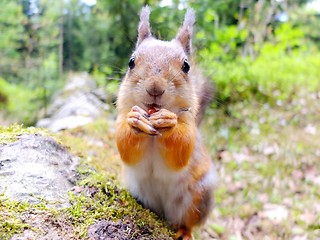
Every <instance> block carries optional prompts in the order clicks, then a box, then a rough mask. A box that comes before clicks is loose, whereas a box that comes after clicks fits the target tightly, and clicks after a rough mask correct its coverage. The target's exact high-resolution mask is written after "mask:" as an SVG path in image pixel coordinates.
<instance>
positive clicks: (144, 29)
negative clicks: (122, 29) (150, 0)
mask: <svg viewBox="0 0 320 240" xmlns="http://www.w3.org/2000/svg"><path fill="white" fill-rule="evenodd" d="M150 12H151V11H150V7H149V6H148V5H146V6H144V7H143V8H142V9H141V12H140V22H139V26H138V40H137V45H136V47H138V46H139V45H140V44H141V42H142V41H143V40H144V39H146V38H148V37H151V29H150V22H149V17H150Z"/></svg>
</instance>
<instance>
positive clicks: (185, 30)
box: [176, 8, 196, 55]
mask: <svg viewBox="0 0 320 240" xmlns="http://www.w3.org/2000/svg"><path fill="white" fill-rule="evenodd" d="M195 21H196V14H195V12H194V10H193V9H192V8H189V9H188V10H187V12H186V15H185V16H184V21H183V24H182V27H181V28H180V30H179V32H178V34H177V36H176V40H178V41H179V42H180V43H181V45H182V47H183V49H184V51H185V52H186V54H187V55H190V53H191V37H192V27H193V24H194V23H195Z"/></svg>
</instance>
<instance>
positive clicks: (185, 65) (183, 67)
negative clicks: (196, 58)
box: [181, 60, 190, 73]
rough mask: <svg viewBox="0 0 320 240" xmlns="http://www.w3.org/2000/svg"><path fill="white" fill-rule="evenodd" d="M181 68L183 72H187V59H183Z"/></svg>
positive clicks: (188, 66)
mask: <svg viewBox="0 0 320 240" xmlns="http://www.w3.org/2000/svg"><path fill="white" fill-rule="evenodd" d="M181 69H182V71H183V72H184V73H188V72H189V70H190V65H189V63H188V61H187V60H184V62H183V65H182V68H181Z"/></svg>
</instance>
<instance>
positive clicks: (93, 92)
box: [36, 73, 109, 132]
mask: <svg viewBox="0 0 320 240" xmlns="http://www.w3.org/2000/svg"><path fill="white" fill-rule="evenodd" d="M105 98H106V96H104V95H103V92H102V91H101V89H100V90H98V89H97V86H96V83H95V82H94V81H93V80H92V79H91V78H90V77H89V76H88V74H85V73H84V74H73V75H71V76H70V77H69V80H68V82H67V83H66V86H65V87H64V89H63V90H62V91H61V92H59V93H58V94H56V96H55V97H54V99H53V101H52V103H51V105H50V107H49V110H48V116H47V117H46V118H44V119H40V120H39V121H38V122H37V124H36V126H37V127H42V128H48V129H49V130H50V131H52V132H57V131H60V130H64V129H72V128H75V127H79V126H83V125H85V124H88V123H90V122H93V121H94V120H95V119H97V118H99V117H102V116H103V114H104V113H105V111H106V110H108V109H109V105H108V104H106V103H105Z"/></svg>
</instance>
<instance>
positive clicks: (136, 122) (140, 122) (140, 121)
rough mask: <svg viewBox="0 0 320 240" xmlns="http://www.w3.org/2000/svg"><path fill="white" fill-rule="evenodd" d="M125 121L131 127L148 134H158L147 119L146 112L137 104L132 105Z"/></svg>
mask: <svg viewBox="0 0 320 240" xmlns="http://www.w3.org/2000/svg"><path fill="white" fill-rule="evenodd" d="M127 122H128V124H129V125H130V126H131V127H133V128H135V129H137V130H140V131H141V132H144V133H147V134H149V135H159V134H160V133H159V132H158V131H157V130H156V129H155V128H154V127H153V126H152V124H151V122H150V121H149V119H148V114H147V112H146V111H144V110H143V109H142V108H140V107H138V106H134V107H132V109H131V111H130V112H129V113H128V115H127Z"/></svg>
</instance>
